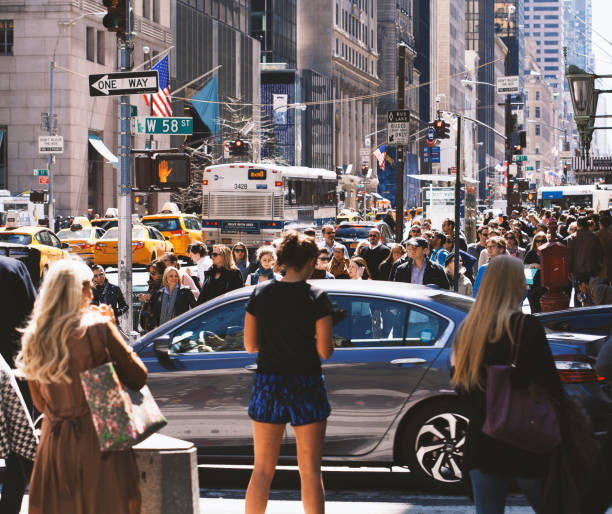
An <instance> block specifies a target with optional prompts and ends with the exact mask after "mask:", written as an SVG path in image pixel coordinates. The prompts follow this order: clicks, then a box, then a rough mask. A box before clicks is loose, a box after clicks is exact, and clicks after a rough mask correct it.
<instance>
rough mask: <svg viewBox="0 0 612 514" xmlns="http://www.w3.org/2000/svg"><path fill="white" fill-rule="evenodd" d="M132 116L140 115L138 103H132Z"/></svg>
mask: <svg viewBox="0 0 612 514" xmlns="http://www.w3.org/2000/svg"><path fill="white" fill-rule="evenodd" d="M130 116H131V117H132V118H134V117H136V116H138V106H137V105H130Z"/></svg>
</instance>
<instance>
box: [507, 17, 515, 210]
mask: <svg viewBox="0 0 612 514" xmlns="http://www.w3.org/2000/svg"><path fill="white" fill-rule="evenodd" d="M510 12H511V11H510V9H509V10H508V20H507V34H508V37H507V44H508V51H507V52H506V60H505V65H506V77H508V76H509V75H510ZM511 98H512V95H510V94H507V95H506V162H507V163H508V164H507V165H506V214H507V215H508V218H510V216H511V215H512V190H513V186H514V183H513V182H512V181H511V180H510V164H511V163H512V105H511Z"/></svg>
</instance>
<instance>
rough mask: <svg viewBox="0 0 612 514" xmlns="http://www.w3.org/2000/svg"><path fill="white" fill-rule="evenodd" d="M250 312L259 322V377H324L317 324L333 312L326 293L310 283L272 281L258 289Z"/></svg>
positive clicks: (264, 283) (252, 296) (249, 305)
mask: <svg viewBox="0 0 612 514" xmlns="http://www.w3.org/2000/svg"><path fill="white" fill-rule="evenodd" d="M246 310H247V312H248V313H250V314H252V315H253V316H255V317H256V318H257V329H258V334H257V335H258V342H259V355H258V356H257V372H258V373H274V374H279V375H284V376H296V375H320V374H321V360H320V359H319V355H318V354H317V349H316V342H315V322H316V321H317V320H319V319H321V318H324V317H325V316H329V315H331V314H332V311H333V308H332V304H331V302H330V301H329V298H328V296H327V293H325V291H323V290H321V289H319V288H317V287H314V286H312V285H310V284H308V283H307V282H283V281H276V280H268V281H266V282H263V283H261V284H258V285H257V286H256V287H255V289H254V291H253V293H252V294H251V298H250V300H249V302H248V304H247V306H246Z"/></svg>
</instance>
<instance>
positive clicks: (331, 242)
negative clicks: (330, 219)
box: [321, 225, 349, 259]
mask: <svg viewBox="0 0 612 514" xmlns="http://www.w3.org/2000/svg"><path fill="white" fill-rule="evenodd" d="M321 233H322V234H323V244H322V245H321V248H325V249H326V250H327V251H328V252H329V255H332V254H333V253H334V248H342V249H343V250H344V257H345V258H346V259H348V258H349V254H348V251H347V249H346V246H344V245H343V244H340V243H336V229H335V228H334V227H333V226H332V225H323V228H322V229H321Z"/></svg>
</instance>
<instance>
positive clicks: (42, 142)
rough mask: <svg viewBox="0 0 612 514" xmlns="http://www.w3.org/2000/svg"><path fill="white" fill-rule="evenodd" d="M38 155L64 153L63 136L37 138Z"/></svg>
mask: <svg viewBox="0 0 612 514" xmlns="http://www.w3.org/2000/svg"><path fill="white" fill-rule="evenodd" d="M38 153H64V136H38Z"/></svg>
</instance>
